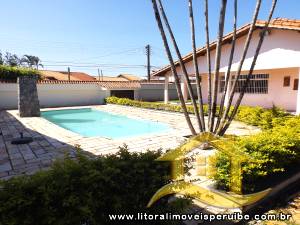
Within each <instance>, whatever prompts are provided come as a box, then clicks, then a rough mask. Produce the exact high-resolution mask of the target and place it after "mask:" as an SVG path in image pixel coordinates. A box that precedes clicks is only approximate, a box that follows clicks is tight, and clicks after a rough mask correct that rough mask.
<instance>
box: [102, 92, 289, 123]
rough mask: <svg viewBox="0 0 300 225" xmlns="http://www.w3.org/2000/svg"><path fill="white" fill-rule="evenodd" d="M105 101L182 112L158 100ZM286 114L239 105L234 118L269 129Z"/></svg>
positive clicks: (275, 108) (190, 108)
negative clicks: (275, 120)
mask: <svg viewBox="0 0 300 225" xmlns="http://www.w3.org/2000/svg"><path fill="white" fill-rule="evenodd" d="M106 103H109V104H117V105H126V106H134V107H139V108H146V109H157V110H165V111H171V112H182V109H181V106H180V105H179V104H178V105H173V104H164V103H160V102H143V101H136V100H131V99H127V98H118V97H108V98H106ZM187 110H188V112H189V113H191V114H192V113H194V109H193V106H191V105H187ZM218 110H219V108H217V113H218ZM207 112H208V106H207V105H204V114H205V115H206V116H207ZM286 116H288V114H287V113H286V112H285V111H283V110H281V109H279V108H277V107H273V108H271V109H264V108H262V107H250V106H240V107H239V110H238V113H237V115H236V118H235V119H236V120H238V121H241V122H244V123H246V124H249V125H253V126H259V127H261V128H263V129H269V128H272V127H273V120H274V119H276V118H284V117H286Z"/></svg>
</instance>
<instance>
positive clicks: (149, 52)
mask: <svg viewBox="0 0 300 225" xmlns="http://www.w3.org/2000/svg"><path fill="white" fill-rule="evenodd" d="M146 54H147V80H148V81H150V74H151V65H150V55H151V47H150V45H146Z"/></svg>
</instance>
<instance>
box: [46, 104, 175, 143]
mask: <svg viewBox="0 0 300 225" xmlns="http://www.w3.org/2000/svg"><path fill="white" fill-rule="evenodd" d="M42 117H44V118H45V119H47V120H49V121H50V122H52V123H55V124H56V125H58V126H61V127H63V128H65V129H67V130H70V131H73V132H75V133H78V134H81V135H82V136H85V137H95V136H102V137H108V138H113V139H116V138H123V137H132V136H138V135H143V134H149V133H157V132H162V131H167V130H169V129H170V128H169V127H168V126H167V125H166V124H163V123H159V122H153V121H148V120H138V119H131V118H128V117H126V116H121V115H115V114H111V113H107V112H103V111H100V110H95V109H91V108H84V109H67V110H51V111H44V112H42Z"/></svg>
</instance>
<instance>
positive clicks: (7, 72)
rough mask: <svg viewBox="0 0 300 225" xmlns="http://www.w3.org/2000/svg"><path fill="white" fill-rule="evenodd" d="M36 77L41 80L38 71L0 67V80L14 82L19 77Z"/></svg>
mask: <svg viewBox="0 0 300 225" xmlns="http://www.w3.org/2000/svg"><path fill="white" fill-rule="evenodd" d="M28 75H37V76H39V77H40V78H41V75H40V73H39V71H38V70H33V69H27V68H21V67H12V66H4V65H0V80H8V81H16V80H17V78H18V77H20V76H28Z"/></svg>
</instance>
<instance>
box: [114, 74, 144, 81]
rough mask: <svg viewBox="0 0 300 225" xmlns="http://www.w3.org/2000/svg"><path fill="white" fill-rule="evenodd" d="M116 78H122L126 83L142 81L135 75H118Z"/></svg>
mask: <svg viewBox="0 0 300 225" xmlns="http://www.w3.org/2000/svg"><path fill="white" fill-rule="evenodd" d="M118 77H119V78H123V79H125V80H127V81H141V80H143V79H142V78H141V77H139V76H136V75H132V74H120V75H119V76H118Z"/></svg>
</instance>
